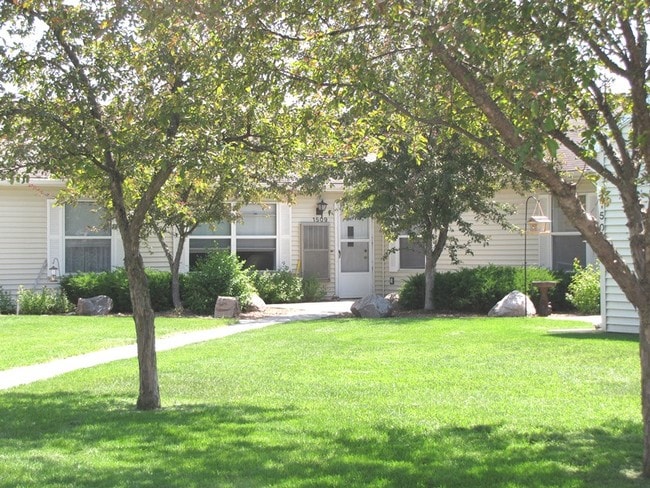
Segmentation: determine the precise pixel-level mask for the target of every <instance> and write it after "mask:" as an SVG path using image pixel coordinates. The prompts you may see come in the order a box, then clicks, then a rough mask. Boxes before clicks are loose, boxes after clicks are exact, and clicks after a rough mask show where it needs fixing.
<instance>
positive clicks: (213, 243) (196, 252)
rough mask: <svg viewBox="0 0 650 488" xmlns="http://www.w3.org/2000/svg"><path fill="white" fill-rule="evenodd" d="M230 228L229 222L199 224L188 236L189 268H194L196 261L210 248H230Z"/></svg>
mask: <svg viewBox="0 0 650 488" xmlns="http://www.w3.org/2000/svg"><path fill="white" fill-rule="evenodd" d="M230 229H231V224H230V223H229V222H220V223H218V224H216V225H214V224H200V225H199V226H198V227H197V228H196V229H194V232H192V237H191V238H190V269H194V267H195V266H196V262H197V261H198V260H199V259H201V258H203V257H205V256H206V255H207V254H208V252H210V250H212V249H223V250H230V241H231V237H230V232H231V230H230ZM215 236H218V237H215Z"/></svg>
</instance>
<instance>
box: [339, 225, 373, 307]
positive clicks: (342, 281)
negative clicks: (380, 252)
mask: <svg viewBox="0 0 650 488" xmlns="http://www.w3.org/2000/svg"><path fill="white" fill-rule="evenodd" d="M371 228H372V225H371V221H370V219H363V220H353V219H344V218H343V217H341V215H340V214H339V218H338V237H339V239H338V246H339V249H338V266H337V271H338V279H337V284H338V295H339V297H341V298H360V297H364V296H366V295H368V294H369V293H372V290H373V286H372V259H371V256H372V239H371V235H372V234H371Z"/></svg>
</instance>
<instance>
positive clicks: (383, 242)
mask: <svg viewBox="0 0 650 488" xmlns="http://www.w3.org/2000/svg"><path fill="white" fill-rule="evenodd" d="M384 256H386V238H385V237H384V235H383V233H382V236H381V294H382V295H383V296H386V262H385V261H386V260H385V259H384Z"/></svg>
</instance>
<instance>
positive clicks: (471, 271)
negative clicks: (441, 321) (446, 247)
mask: <svg viewBox="0 0 650 488" xmlns="http://www.w3.org/2000/svg"><path fill="white" fill-rule="evenodd" d="M526 273H527V281H528V283H529V290H528V294H529V296H530V297H531V299H532V300H533V302H535V303H536V302H537V299H538V298H539V290H538V289H537V288H536V287H534V286H532V285H530V282H532V281H559V283H558V285H557V286H556V287H555V288H554V289H553V290H551V293H550V298H551V303H552V304H553V308H554V310H568V309H569V306H568V304H567V301H566V298H565V295H566V287H567V285H568V282H569V279H570V276H569V275H567V274H565V273H557V272H553V271H549V270H547V269H546V268H539V267H531V266H529V267H528V268H527V270H526ZM523 283H524V269H523V267H521V266H495V265H488V266H479V267H477V268H463V269H460V270H458V271H448V272H444V273H436V277H435V284H434V292H433V300H434V306H435V308H436V310H445V311H451V312H465V313H487V312H488V311H489V310H490V309H491V308H492V307H493V306H494V304H496V303H497V302H498V301H499V300H501V299H502V298H503V297H504V296H506V295H507V294H508V293H510V292H511V291H513V290H522V289H523ZM399 295H400V300H399V301H400V306H402V307H403V308H405V309H411V310H413V309H420V308H423V306H424V274H422V273H420V274H416V275H413V276H411V277H410V278H408V279H407V280H406V282H405V283H404V285H402V288H401V289H400V292H399Z"/></svg>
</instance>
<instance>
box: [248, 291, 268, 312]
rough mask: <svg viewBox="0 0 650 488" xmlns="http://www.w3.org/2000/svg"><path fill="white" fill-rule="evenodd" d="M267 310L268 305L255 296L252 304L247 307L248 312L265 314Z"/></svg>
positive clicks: (251, 299)
mask: <svg viewBox="0 0 650 488" xmlns="http://www.w3.org/2000/svg"><path fill="white" fill-rule="evenodd" d="M264 310H266V303H265V302H264V300H262V297H261V296H259V295H257V294H253V295H252V296H251V298H250V302H249V303H248V304H247V305H246V311H247V312H263V311H264Z"/></svg>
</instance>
